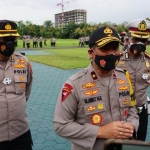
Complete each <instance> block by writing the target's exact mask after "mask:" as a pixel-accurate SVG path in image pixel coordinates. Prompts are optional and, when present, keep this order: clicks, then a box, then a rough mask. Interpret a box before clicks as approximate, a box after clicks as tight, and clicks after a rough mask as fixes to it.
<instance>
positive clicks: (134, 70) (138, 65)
mask: <svg viewBox="0 0 150 150" xmlns="http://www.w3.org/2000/svg"><path fill="white" fill-rule="evenodd" d="M127 29H128V30H129V33H130V38H132V39H131V40H132V41H131V42H130V46H129V48H127V49H126V50H125V52H124V55H123V57H122V58H121V61H120V62H119V64H118V67H120V68H122V69H123V70H128V72H129V74H130V78H131V81H132V85H133V88H134V91H135V97H136V100H137V110H138V115H139V118H140V120H139V122H140V125H139V129H138V132H137V139H138V140H142V141H145V139H146V133H147V124H148V115H147V88H148V86H149V84H150V55H149V54H148V53H146V45H147V40H148V38H149V37H150V21H147V20H142V19H138V20H134V21H132V22H131V23H129V24H128V25H127Z"/></svg>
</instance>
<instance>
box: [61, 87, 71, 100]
mask: <svg viewBox="0 0 150 150" xmlns="http://www.w3.org/2000/svg"><path fill="white" fill-rule="evenodd" d="M70 93H71V91H70V90H69V89H68V88H63V89H62V99H61V101H62V102H63V101H64V100H65V98H66V97H67V96H68V95H69V94H70Z"/></svg>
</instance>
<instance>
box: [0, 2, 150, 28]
mask: <svg viewBox="0 0 150 150" xmlns="http://www.w3.org/2000/svg"><path fill="white" fill-rule="evenodd" d="M63 1H64V11H69V10H73V9H84V10H87V23H100V22H106V21H110V22H112V23H117V24H119V23H122V22H124V21H127V22H130V21H132V20H134V19H145V18H147V17H148V18H150V0H142V1H140V0H63ZM61 2H62V0H0V16H1V17H0V18H1V19H9V20H14V21H20V20H23V21H24V22H25V21H27V20H28V21H31V22H32V23H34V24H38V25H42V24H43V23H44V21H46V20H51V21H52V22H53V23H54V14H57V13H61V12H62V10H61V6H60V5H59V6H57V4H58V3H61ZM66 2H69V3H66Z"/></svg>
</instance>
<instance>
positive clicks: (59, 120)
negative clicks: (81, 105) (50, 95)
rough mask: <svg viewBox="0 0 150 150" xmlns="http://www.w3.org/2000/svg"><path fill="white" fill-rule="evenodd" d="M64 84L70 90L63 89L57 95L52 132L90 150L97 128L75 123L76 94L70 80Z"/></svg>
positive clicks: (87, 124)
mask: <svg viewBox="0 0 150 150" xmlns="http://www.w3.org/2000/svg"><path fill="white" fill-rule="evenodd" d="M65 84H68V85H69V86H70V88H69V87H66V88H65V87H63V88H62V90H61V92H60V94H59V97H58V100H57V104H56V108H55V113H54V122H53V125H54V130H55V132H56V133H57V134H58V135H59V136H62V137H64V138H66V139H68V140H70V141H71V142H72V143H74V144H77V145H79V146H81V147H84V148H86V149H89V150H92V148H93V146H94V143H95V141H96V138H97V134H98V130H99V127H98V126H95V125H91V124H89V123H85V124H80V123H78V122H77V121H76V114H77V110H78V100H77V98H76V92H75V90H74V86H73V84H72V83H71V81H70V80H68V81H67V82H66V83H65ZM78 113H80V112H78ZM78 115H79V114H78Z"/></svg>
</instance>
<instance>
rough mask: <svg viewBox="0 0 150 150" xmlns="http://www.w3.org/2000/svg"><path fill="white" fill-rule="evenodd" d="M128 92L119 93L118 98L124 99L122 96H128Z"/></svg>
mask: <svg viewBox="0 0 150 150" xmlns="http://www.w3.org/2000/svg"><path fill="white" fill-rule="evenodd" d="M129 95H130V92H129V91H123V92H119V97H121V96H122V97H124V96H129Z"/></svg>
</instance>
